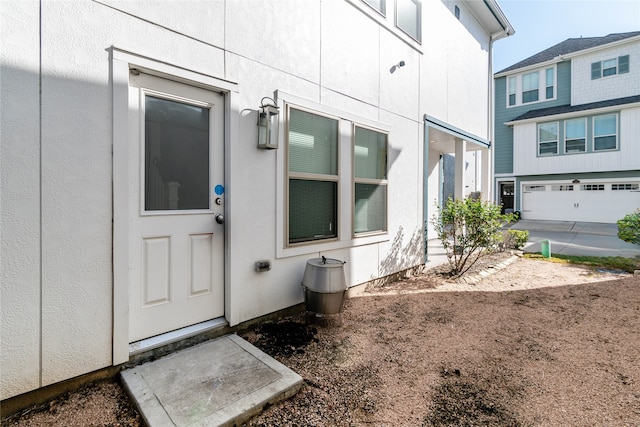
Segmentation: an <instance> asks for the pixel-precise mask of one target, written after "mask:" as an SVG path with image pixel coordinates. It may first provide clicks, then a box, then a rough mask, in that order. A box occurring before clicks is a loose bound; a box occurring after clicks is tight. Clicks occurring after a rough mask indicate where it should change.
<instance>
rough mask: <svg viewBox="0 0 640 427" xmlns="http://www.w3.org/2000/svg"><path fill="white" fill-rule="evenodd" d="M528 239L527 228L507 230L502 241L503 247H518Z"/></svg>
mask: <svg viewBox="0 0 640 427" xmlns="http://www.w3.org/2000/svg"><path fill="white" fill-rule="evenodd" d="M528 241H529V231H528V230H507V231H506V232H505V234H504V241H503V243H502V245H503V247H504V248H505V249H520V248H522V247H523V246H524V245H525V244H526V243H527V242H528Z"/></svg>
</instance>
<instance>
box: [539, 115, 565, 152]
mask: <svg viewBox="0 0 640 427" xmlns="http://www.w3.org/2000/svg"><path fill="white" fill-rule="evenodd" d="M545 125H555V127H556V139H555V140H545V141H541V140H540V130H541V127H542V126H545ZM536 130H537V132H536V134H537V135H536V147H537V155H538V157H549V156H557V155H558V154H560V150H559V149H558V145H559V143H560V141H559V139H560V123H559V122H557V121H555V122H545V123H538V124H537V126H536ZM553 142H555V145H556V150H555V153H548V154H543V153H541V152H540V144H549V143H553Z"/></svg>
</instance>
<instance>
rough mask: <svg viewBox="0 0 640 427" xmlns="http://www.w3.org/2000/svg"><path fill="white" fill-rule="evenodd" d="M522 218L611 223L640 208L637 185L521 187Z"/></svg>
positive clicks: (594, 184) (639, 195)
mask: <svg viewBox="0 0 640 427" xmlns="http://www.w3.org/2000/svg"><path fill="white" fill-rule="evenodd" d="M521 188H522V218H523V219H537V220H554V221H586V222H607V223H615V222H616V221H617V220H619V219H621V218H622V217H624V216H625V215H626V214H628V213H631V212H633V211H634V210H636V209H638V208H640V184H639V183H638V182H615V183H585V184H566V183H551V184H548V183H544V184H542V183H541V184H524V185H522V187H521Z"/></svg>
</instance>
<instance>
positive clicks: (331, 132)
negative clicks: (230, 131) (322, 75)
mask: <svg viewBox="0 0 640 427" xmlns="http://www.w3.org/2000/svg"><path fill="white" fill-rule="evenodd" d="M288 123H289V127H288V129H289V132H288V144H287V148H288V153H287V154H288V159H287V164H288V174H287V184H288V208H289V209H288V243H289V244H295V243H301V242H309V241H316V240H327V239H335V238H337V236H338V231H337V230H338V202H339V200H338V181H339V175H338V124H339V120H338V119H337V118H334V117H329V116H323V115H319V114H315V113H311V112H309V111H305V110H302V109H298V108H292V107H291V108H288Z"/></svg>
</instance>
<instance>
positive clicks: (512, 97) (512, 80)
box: [509, 77, 518, 105]
mask: <svg viewBox="0 0 640 427" xmlns="http://www.w3.org/2000/svg"><path fill="white" fill-rule="evenodd" d="M517 85H518V80H517V78H516V77H509V105H516V92H517V87H518V86H517Z"/></svg>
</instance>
